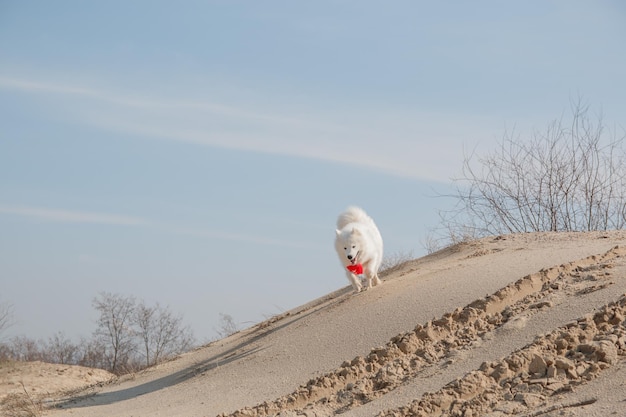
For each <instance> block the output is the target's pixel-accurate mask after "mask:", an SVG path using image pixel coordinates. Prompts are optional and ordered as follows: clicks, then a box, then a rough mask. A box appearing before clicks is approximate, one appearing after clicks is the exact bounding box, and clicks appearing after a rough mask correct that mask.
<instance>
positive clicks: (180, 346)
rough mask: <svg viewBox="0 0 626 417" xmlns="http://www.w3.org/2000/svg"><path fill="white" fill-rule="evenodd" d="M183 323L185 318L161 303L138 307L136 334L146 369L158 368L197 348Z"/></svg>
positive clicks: (136, 312)
mask: <svg viewBox="0 0 626 417" xmlns="http://www.w3.org/2000/svg"><path fill="white" fill-rule="evenodd" d="M182 322H183V318H182V316H180V315H178V316H177V315H175V314H174V313H172V312H171V311H170V309H169V308H167V307H162V306H160V305H159V304H158V303H157V304H156V305H155V306H153V307H149V306H146V305H145V303H143V302H141V303H139V305H137V309H136V311H135V318H134V324H135V328H136V330H135V334H136V335H137V337H138V338H139V340H140V344H141V346H142V352H143V355H144V357H145V364H146V366H151V365H155V364H157V363H159V362H161V361H162V360H164V359H167V358H169V357H171V356H173V355H177V354H180V353H182V352H185V351H186V350H188V349H190V348H191V347H192V346H193V344H194V337H193V333H192V332H191V330H190V328H189V327H186V326H183V323H182Z"/></svg>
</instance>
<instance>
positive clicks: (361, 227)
mask: <svg viewBox="0 0 626 417" xmlns="http://www.w3.org/2000/svg"><path fill="white" fill-rule="evenodd" d="M335 249H336V250H337V255H339V260H340V261H341V263H342V265H343V266H344V268H345V269H346V275H347V277H348V280H349V281H350V283H352V287H353V288H354V290H355V291H356V292H359V291H361V289H362V288H363V286H362V285H361V281H360V279H359V277H358V276H357V275H360V274H364V275H365V279H366V281H367V288H371V287H372V286H373V285H378V284H380V283H381V281H380V279H379V278H378V269H379V268H380V264H381V262H382V260H383V238H382V237H381V235H380V232H379V231H378V228H377V227H376V224H375V223H374V220H372V218H371V217H370V216H368V215H367V214H366V213H365V212H364V211H363V210H362V209H360V208H358V207H348V209H347V210H346V211H344V212H343V213H341V214H340V215H339V218H338V219H337V237H336V239H335Z"/></svg>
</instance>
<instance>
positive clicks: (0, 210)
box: [0, 204, 147, 226]
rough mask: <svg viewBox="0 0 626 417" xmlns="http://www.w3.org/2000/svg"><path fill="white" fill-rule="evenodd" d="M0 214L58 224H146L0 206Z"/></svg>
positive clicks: (87, 214) (111, 217) (107, 216)
mask: <svg viewBox="0 0 626 417" xmlns="http://www.w3.org/2000/svg"><path fill="white" fill-rule="evenodd" d="M0 214H9V215H15V216H22V217H31V218H36V219H40V220H44V221H50V222H59V223H92V224H107V225H122V226H137V225H145V224H147V222H146V220H145V219H142V218H140V217H131V216H123V215H118V214H110V213H95V212H85V211H74V210H61V209H51V208H43V207H32V206H20V205H11V204H0Z"/></svg>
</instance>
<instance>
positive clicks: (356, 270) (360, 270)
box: [346, 264, 363, 275]
mask: <svg viewBox="0 0 626 417" xmlns="http://www.w3.org/2000/svg"><path fill="white" fill-rule="evenodd" d="M346 268H348V271H350V272H352V273H353V274H357V275H361V274H362V273H363V265H361V264H356V265H348V266H346Z"/></svg>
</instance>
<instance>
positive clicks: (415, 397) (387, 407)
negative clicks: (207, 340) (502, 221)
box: [47, 232, 626, 416]
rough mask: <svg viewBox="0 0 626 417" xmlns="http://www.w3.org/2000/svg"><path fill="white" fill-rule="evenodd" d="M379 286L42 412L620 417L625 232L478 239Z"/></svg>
mask: <svg viewBox="0 0 626 417" xmlns="http://www.w3.org/2000/svg"><path fill="white" fill-rule="evenodd" d="M337 275H338V276H337V279H338V280H340V279H342V274H341V271H337ZM384 281H385V282H384V285H382V286H381V287H378V288H373V289H371V290H369V291H366V292H364V293H360V294H353V293H352V292H351V290H350V289H349V288H347V287H346V288H344V289H341V290H339V291H336V292H335V293H332V294H329V295H327V296H326V297H322V298H320V299H318V300H314V301H312V302H311V303H309V304H307V305H304V306H302V307H300V308H297V309H294V310H292V311H290V312H287V313H285V314H283V315H281V316H277V317H274V318H273V319H271V320H268V321H267V322H264V323H261V324H259V325H257V326H254V327H252V328H250V329H247V330H245V331H242V332H240V333H237V334H235V335H232V336H231V337H229V338H226V339H224V340H221V341H219V342H215V343H213V344H211V345H209V346H206V347H203V348H200V349H198V350H196V351H194V352H190V353H188V354H185V355H183V356H181V357H179V358H177V359H176V360H173V361H170V362H168V363H164V364H162V365H160V366H158V367H155V368H153V369H149V370H146V371H144V372H142V373H140V374H137V375H134V376H132V377H125V378H122V379H120V380H118V381H116V382H114V383H111V384H109V385H106V386H104V387H96V388H91V389H90V390H88V391H84V392H83V393H82V394H81V395H80V396H73V397H72V398H62V399H58V400H57V406H58V407H59V409H55V410H50V411H48V412H47V414H49V415H53V416H61V415H63V416H65V415H67V416H103V415H106V416H216V415H223V416H231V415H232V416H265V415H278V414H280V415H281V416H297V415H306V416H327V415H333V414H338V413H342V414H344V415H347V416H376V415H381V416H413V415H415V416H422V415H423V416H426V415H428V416H431V415H456V416H478V415H490V416H504V415H525V416H544V415H545V416H550V415H553V416H556V415H581V416H582V415H585V416H589V415H598V416H607V415H611V413H616V414H615V415H624V404H626V403H625V402H624V401H625V400H626V359H625V358H626V323H625V319H624V317H625V316H626V297H625V295H624V294H625V293H626V232H605V233H599V232H598V233H596V232H594V233H562V234H561V233H540V234H522V235H510V236H500V237H495V238H486V239H483V240H480V241H477V242H473V243H468V244H461V245H457V246H455V247H451V248H447V249H445V250H443V251H440V252H438V253H435V254H432V255H429V256H426V257H424V258H421V259H418V260H415V261H412V262H409V263H407V264H405V265H404V266H403V267H402V268H400V269H399V270H397V271H395V272H394V273H392V274H390V275H389V276H387V277H385V279H384Z"/></svg>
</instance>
